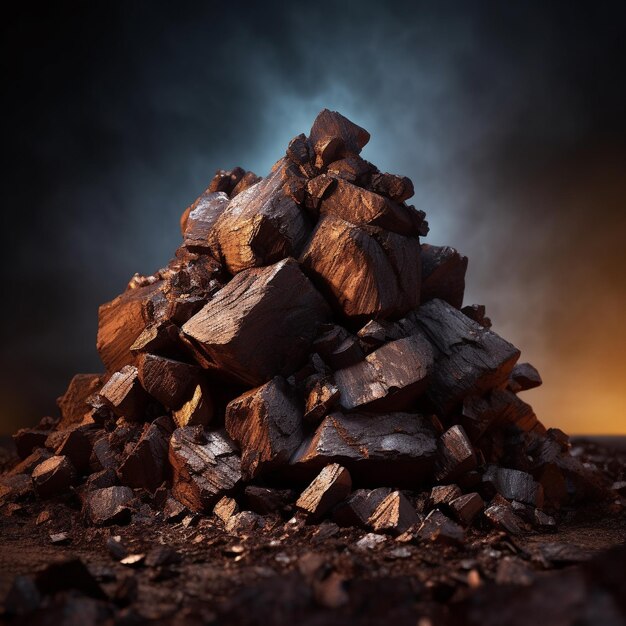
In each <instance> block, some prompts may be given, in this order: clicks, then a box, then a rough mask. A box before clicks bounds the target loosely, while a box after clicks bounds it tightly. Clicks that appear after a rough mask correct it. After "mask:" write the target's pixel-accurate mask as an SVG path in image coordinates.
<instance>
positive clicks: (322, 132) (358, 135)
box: [309, 109, 370, 154]
mask: <svg viewBox="0 0 626 626" xmlns="http://www.w3.org/2000/svg"><path fill="white" fill-rule="evenodd" d="M331 137H339V138H340V139H341V140H342V143H343V145H344V147H345V150H346V152H349V153H352V154H359V153H360V152H361V150H362V149H363V146H365V144H366V143H367V142H368V141H369V140H370V134H369V133H368V132H367V131H366V130H365V129H364V128H361V127H360V126H357V125H356V124H355V123H354V122H351V121H350V120H349V119H348V118H346V117H344V116H343V115H341V113H337V111H329V110H328V109H324V110H322V111H320V113H319V114H318V116H317V117H316V118H315V121H314V122H313V126H311V132H310V133H309V141H310V143H311V145H313V146H315V145H317V144H318V143H319V142H321V141H323V140H326V139H330V138H331Z"/></svg>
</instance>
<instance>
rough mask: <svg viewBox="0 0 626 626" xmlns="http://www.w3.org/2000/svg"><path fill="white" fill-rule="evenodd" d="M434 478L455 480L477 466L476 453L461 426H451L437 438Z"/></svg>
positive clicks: (444, 480)
mask: <svg viewBox="0 0 626 626" xmlns="http://www.w3.org/2000/svg"><path fill="white" fill-rule="evenodd" d="M437 448H438V450H439V456H438V458H437V469H436V472H435V478H436V479H437V480H438V481H441V482H447V481H450V480H455V479H456V478H459V476H462V475H463V474H465V473H466V472H469V471H471V470H473V469H475V468H476V467H477V465H478V462H477V459H476V453H475V452H474V448H473V446H472V444H471V442H470V440H469V439H468V437H467V435H466V433H465V430H464V429H463V427H462V426H458V425H456V426H452V427H451V428H449V429H448V430H446V432H445V433H443V435H441V437H440V438H439V441H438V444H437Z"/></svg>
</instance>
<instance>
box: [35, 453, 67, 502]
mask: <svg viewBox="0 0 626 626" xmlns="http://www.w3.org/2000/svg"><path fill="white" fill-rule="evenodd" d="M32 479H33V485H34V486H35V490H36V491H37V493H38V494H39V496H41V497H42V498H50V497H52V496H57V495H59V494H62V493H66V492H67V491H69V489H70V487H71V486H72V485H73V484H74V483H75V482H76V470H75V468H74V466H73V465H72V463H71V462H70V460H69V459H68V458H67V457H66V456H52V457H50V458H49V459H47V460H46V461H44V462H43V463H40V464H39V465H38V466H37V467H36V468H35V469H34V470H33V473H32Z"/></svg>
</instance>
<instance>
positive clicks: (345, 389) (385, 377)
mask: <svg viewBox="0 0 626 626" xmlns="http://www.w3.org/2000/svg"><path fill="white" fill-rule="evenodd" d="M432 368H433V351H432V348H431V345H430V343H429V342H428V341H427V340H426V339H425V337H424V336H423V335H421V334H414V335H411V336H409V337H405V338H403V339H398V340H396V341H391V342H389V343H387V344H385V345H384V346H381V347H380V348H378V349H377V350H374V352H371V353H370V354H368V355H367V356H366V357H365V359H364V360H363V361H361V362H360V363H357V364H356V365H353V366H351V367H348V368H345V369H342V370H339V371H337V372H335V382H336V384H337V386H338V387H339V391H340V393H341V396H340V404H341V406H342V407H343V409H345V410H347V411H354V410H377V411H400V410H403V409H407V408H409V407H411V406H412V404H413V402H414V401H415V400H416V399H417V398H418V397H419V396H420V395H422V393H424V391H425V390H426V385H427V383H428V377H429V374H430V373H431V371H432Z"/></svg>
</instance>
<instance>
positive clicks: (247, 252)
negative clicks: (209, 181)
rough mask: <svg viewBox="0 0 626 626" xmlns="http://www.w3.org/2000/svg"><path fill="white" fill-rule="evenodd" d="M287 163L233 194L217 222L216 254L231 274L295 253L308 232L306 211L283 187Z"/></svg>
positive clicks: (214, 234) (215, 230)
mask: <svg viewBox="0 0 626 626" xmlns="http://www.w3.org/2000/svg"><path fill="white" fill-rule="evenodd" d="M285 167H286V165H285V163H283V164H281V165H280V166H279V167H277V168H276V169H275V170H274V171H273V172H272V173H271V174H270V175H269V176H268V177H267V178H264V179H262V180H261V181H259V182H258V183H257V184H255V185H252V187H249V188H248V189H246V190H245V191H244V192H242V193H240V194H239V195H237V196H236V197H235V198H233V199H232V200H231V201H230V204H229V205H228V207H226V209H225V210H224V211H223V212H222V214H221V215H220V216H219V218H218V219H217V221H216V222H215V225H214V227H213V231H214V232H213V235H212V237H213V238H214V241H215V242H216V246H215V247H216V250H215V252H216V256H219V258H220V259H221V260H222V262H223V263H224V265H225V266H226V267H227V268H228V271H229V272H231V273H232V274H236V273H238V272H241V271H242V270H245V269H248V268H251V267H258V266H261V265H268V264H270V263H275V262H276V261H279V260H280V259H284V258H285V257H289V256H296V255H297V254H298V253H299V251H300V248H301V247H302V245H303V244H304V243H305V241H306V239H307V237H308V235H309V232H310V226H309V223H308V220H307V217H306V214H305V213H304V211H303V209H301V208H300V207H299V206H298V205H297V204H296V203H295V202H294V200H293V198H291V197H290V195H289V194H288V193H287V192H286V190H285V189H284V184H285V180H284V177H285ZM190 217H191V216H190Z"/></svg>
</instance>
